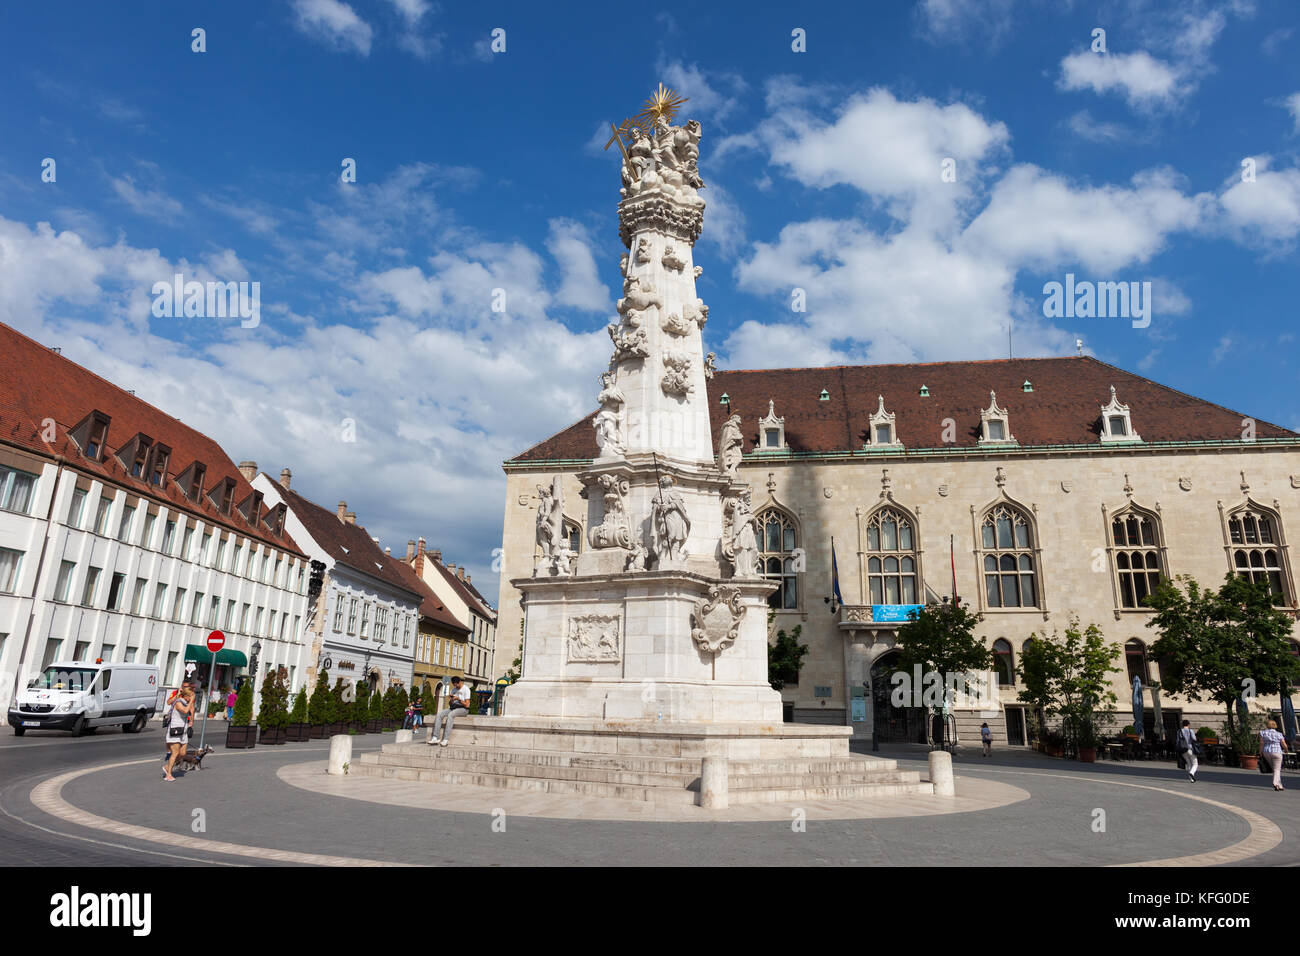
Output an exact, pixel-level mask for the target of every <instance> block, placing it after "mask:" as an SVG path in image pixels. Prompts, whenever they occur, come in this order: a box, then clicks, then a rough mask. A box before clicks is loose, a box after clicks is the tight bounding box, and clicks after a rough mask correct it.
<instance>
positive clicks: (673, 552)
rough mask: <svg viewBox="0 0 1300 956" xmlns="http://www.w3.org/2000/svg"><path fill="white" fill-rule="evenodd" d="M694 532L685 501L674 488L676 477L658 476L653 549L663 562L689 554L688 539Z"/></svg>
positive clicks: (652, 524) (652, 514)
mask: <svg viewBox="0 0 1300 956" xmlns="http://www.w3.org/2000/svg"><path fill="white" fill-rule="evenodd" d="M690 534H691V519H690V516H689V515H688V514H687V513H686V502H685V501H684V500H683V499H682V496H681V494H680V493H679V492H676V491H673V476H672V475H664V476H663V477H662V478H660V479H659V492H658V493H657V494H656V495H655V496H654V500H653V502H652V503H651V509H650V536H651V541H650V550H651V551H653V552H654V556H655V559H656V560H657V561H658V562H659V563H660V564H661V565H662V563H663V561H664V559H668V560H672V559H673V558H684V557H686V539H687V538H688V537H690Z"/></svg>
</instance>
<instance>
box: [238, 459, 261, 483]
mask: <svg viewBox="0 0 1300 956" xmlns="http://www.w3.org/2000/svg"><path fill="white" fill-rule="evenodd" d="M239 473H240V474H241V475H243V476H244V480H245V481H252V480H253V479H254V478H256V477H257V462H255V461H241V462H240V463H239Z"/></svg>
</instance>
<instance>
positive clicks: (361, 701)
mask: <svg viewBox="0 0 1300 956" xmlns="http://www.w3.org/2000/svg"><path fill="white" fill-rule="evenodd" d="M369 716H370V682H369V681H367V680H359V681H357V689H356V695H355V698H354V700H353V701H352V714H351V719H352V720H353V721H354V722H356V723H358V724H364V723H365V722H366V719H367V718H368V717H369Z"/></svg>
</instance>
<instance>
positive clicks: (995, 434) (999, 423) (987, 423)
mask: <svg viewBox="0 0 1300 956" xmlns="http://www.w3.org/2000/svg"><path fill="white" fill-rule="evenodd" d="M1014 441H1015V439H1014V438H1013V437H1012V436H1011V423H1010V421H1009V420H1008V418H1007V410H1006V409H1005V408H999V407H998V395H997V392H989V407H988V408H984V409H981V410H980V444H991V443H1010V442H1014Z"/></svg>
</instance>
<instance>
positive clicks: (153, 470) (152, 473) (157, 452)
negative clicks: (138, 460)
mask: <svg viewBox="0 0 1300 956" xmlns="http://www.w3.org/2000/svg"><path fill="white" fill-rule="evenodd" d="M171 457H172V450H171V449H170V448H168V447H167V446H166V445H163V444H155V445H154V446H153V452H152V453H151V454H150V456H149V484H151V485H157V486H158V487H159V488H161V487H163V485H164V484H165V483H166V481H167V464H168V462H170V461H171Z"/></svg>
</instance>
